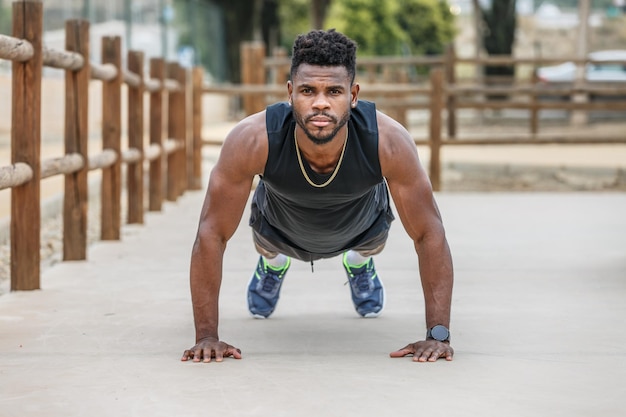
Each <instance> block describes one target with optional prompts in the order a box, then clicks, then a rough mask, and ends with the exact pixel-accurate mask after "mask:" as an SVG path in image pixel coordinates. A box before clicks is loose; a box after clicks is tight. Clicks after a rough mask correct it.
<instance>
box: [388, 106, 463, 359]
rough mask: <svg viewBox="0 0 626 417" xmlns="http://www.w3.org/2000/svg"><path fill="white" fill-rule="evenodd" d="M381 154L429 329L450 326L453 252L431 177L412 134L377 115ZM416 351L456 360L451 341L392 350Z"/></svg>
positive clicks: (418, 355)
mask: <svg viewBox="0 0 626 417" xmlns="http://www.w3.org/2000/svg"><path fill="white" fill-rule="evenodd" d="M378 123H379V135H380V145H379V154H380V160H381V167H382V170H383V175H384V176H385V178H386V179H387V183H388V185H389V190H390V192H391V196H392V198H393V201H394V203H395V206H396V210H397V212H398V214H399V216H400V220H401V221H402V225H403V226H404V228H405V230H406V231H407V233H408V235H409V236H410V237H411V239H412V240H413V244H414V246H415V251H416V253H417V255H418V260H419V271H420V277H421V280H422V289H423V292H424V304H425V308H426V327H427V329H430V328H432V327H433V326H435V325H437V324H441V325H444V326H446V327H448V328H449V327H450V306H451V303H452V286H453V280H454V279H453V269H452V256H451V254H450V248H449V247H448V243H447V240H446V236H445V231H444V227H443V223H442V221H441V215H440V213H439V209H438V208H437V204H436V202H435V199H434V196H433V192H432V187H431V184H430V180H429V179H428V176H427V174H426V172H425V171H424V169H423V167H422V165H421V163H420V161H419V158H418V156H417V150H416V148H415V144H414V142H413V139H412V138H411V136H410V134H409V133H408V132H407V131H406V129H404V128H403V127H402V126H401V125H400V124H399V123H397V122H395V121H394V120H392V119H391V118H389V117H387V116H385V115H382V114H379V117H378ZM409 354H413V360H416V361H420V362H424V361H436V360H437V359H438V358H440V357H443V358H446V359H447V360H452V355H453V354H454V350H453V349H452V347H450V344H449V343H448V342H439V341H436V340H425V341H418V342H415V343H410V344H408V345H407V346H405V347H404V348H402V349H400V350H398V351H395V352H392V353H391V356H392V357H400V356H406V355H409Z"/></svg>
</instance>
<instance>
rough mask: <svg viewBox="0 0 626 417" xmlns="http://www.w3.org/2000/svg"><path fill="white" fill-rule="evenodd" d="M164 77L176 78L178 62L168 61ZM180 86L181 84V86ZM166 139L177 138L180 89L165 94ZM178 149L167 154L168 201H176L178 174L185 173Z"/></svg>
mask: <svg viewBox="0 0 626 417" xmlns="http://www.w3.org/2000/svg"><path fill="white" fill-rule="evenodd" d="M166 77H167V78H169V79H178V64H177V63H175V62H169V63H168V64H167V68H166ZM181 87H182V86H181ZM167 100H168V104H167V139H168V140H170V139H173V140H177V139H179V137H178V134H179V132H180V128H179V127H178V123H179V122H180V119H179V109H180V106H182V105H183V103H181V92H180V91H169V93H168V96H167ZM180 152H181V150H180V149H176V150H175V151H174V152H171V153H170V154H168V155H167V192H166V198H167V200H168V201H176V199H177V198H178V196H179V195H180V190H179V187H180V185H181V182H180V176H181V175H186V172H185V170H184V168H183V167H182V166H181V160H180V157H179V155H180Z"/></svg>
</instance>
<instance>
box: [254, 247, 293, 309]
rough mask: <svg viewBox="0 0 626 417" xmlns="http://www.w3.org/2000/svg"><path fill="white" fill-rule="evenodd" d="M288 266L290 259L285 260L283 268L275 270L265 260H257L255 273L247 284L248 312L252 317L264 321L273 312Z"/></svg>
mask: <svg viewBox="0 0 626 417" xmlns="http://www.w3.org/2000/svg"><path fill="white" fill-rule="evenodd" d="M290 265H291V258H287V264H286V265H285V266H283V267H282V268H279V269H275V268H274V267H272V266H270V265H269V264H268V263H267V261H266V260H265V258H263V257H262V256H261V257H260V258H259V263H258V264H257V266H256V271H255V272H254V275H252V278H251V279H250V283H249V284H248V310H250V314H252V316H253V317H255V318H257V319H266V318H268V317H269V316H270V315H271V314H272V313H273V312H274V309H275V308H276V303H278V297H279V295H280V287H281V286H282V285H283V278H284V277H285V274H286V273H287V270H288V269H289V266H290Z"/></svg>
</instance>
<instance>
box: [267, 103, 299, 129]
mask: <svg viewBox="0 0 626 417" xmlns="http://www.w3.org/2000/svg"><path fill="white" fill-rule="evenodd" d="M292 117H293V113H292V111H291V106H290V105H289V104H287V103H286V102H280V103H275V104H272V105H269V106H267V109H266V110H265V124H266V129H267V131H268V132H277V131H280V130H282V129H283V128H284V126H285V125H286V124H287V123H288V122H289V121H290V120H291V118H292Z"/></svg>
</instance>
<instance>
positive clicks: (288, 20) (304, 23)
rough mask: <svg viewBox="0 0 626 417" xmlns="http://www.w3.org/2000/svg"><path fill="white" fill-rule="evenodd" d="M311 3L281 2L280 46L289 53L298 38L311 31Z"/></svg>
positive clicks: (301, 0)
mask: <svg viewBox="0 0 626 417" xmlns="http://www.w3.org/2000/svg"><path fill="white" fill-rule="evenodd" d="M335 1H337V0H335ZM309 3H310V2H309V0H280V2H279V17H280V29H281V34H280V38H281V42H280V45H281V46H282V47H284V48H285V49H286V50H287V51H289V52H291V47H292V45H293V40H294V39H295V38H296V36H298V35H299V34H301V33H305V32H308V31H309V29H310V26H311V22H310V18H309V12H310V6H309Z"/></svg>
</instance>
